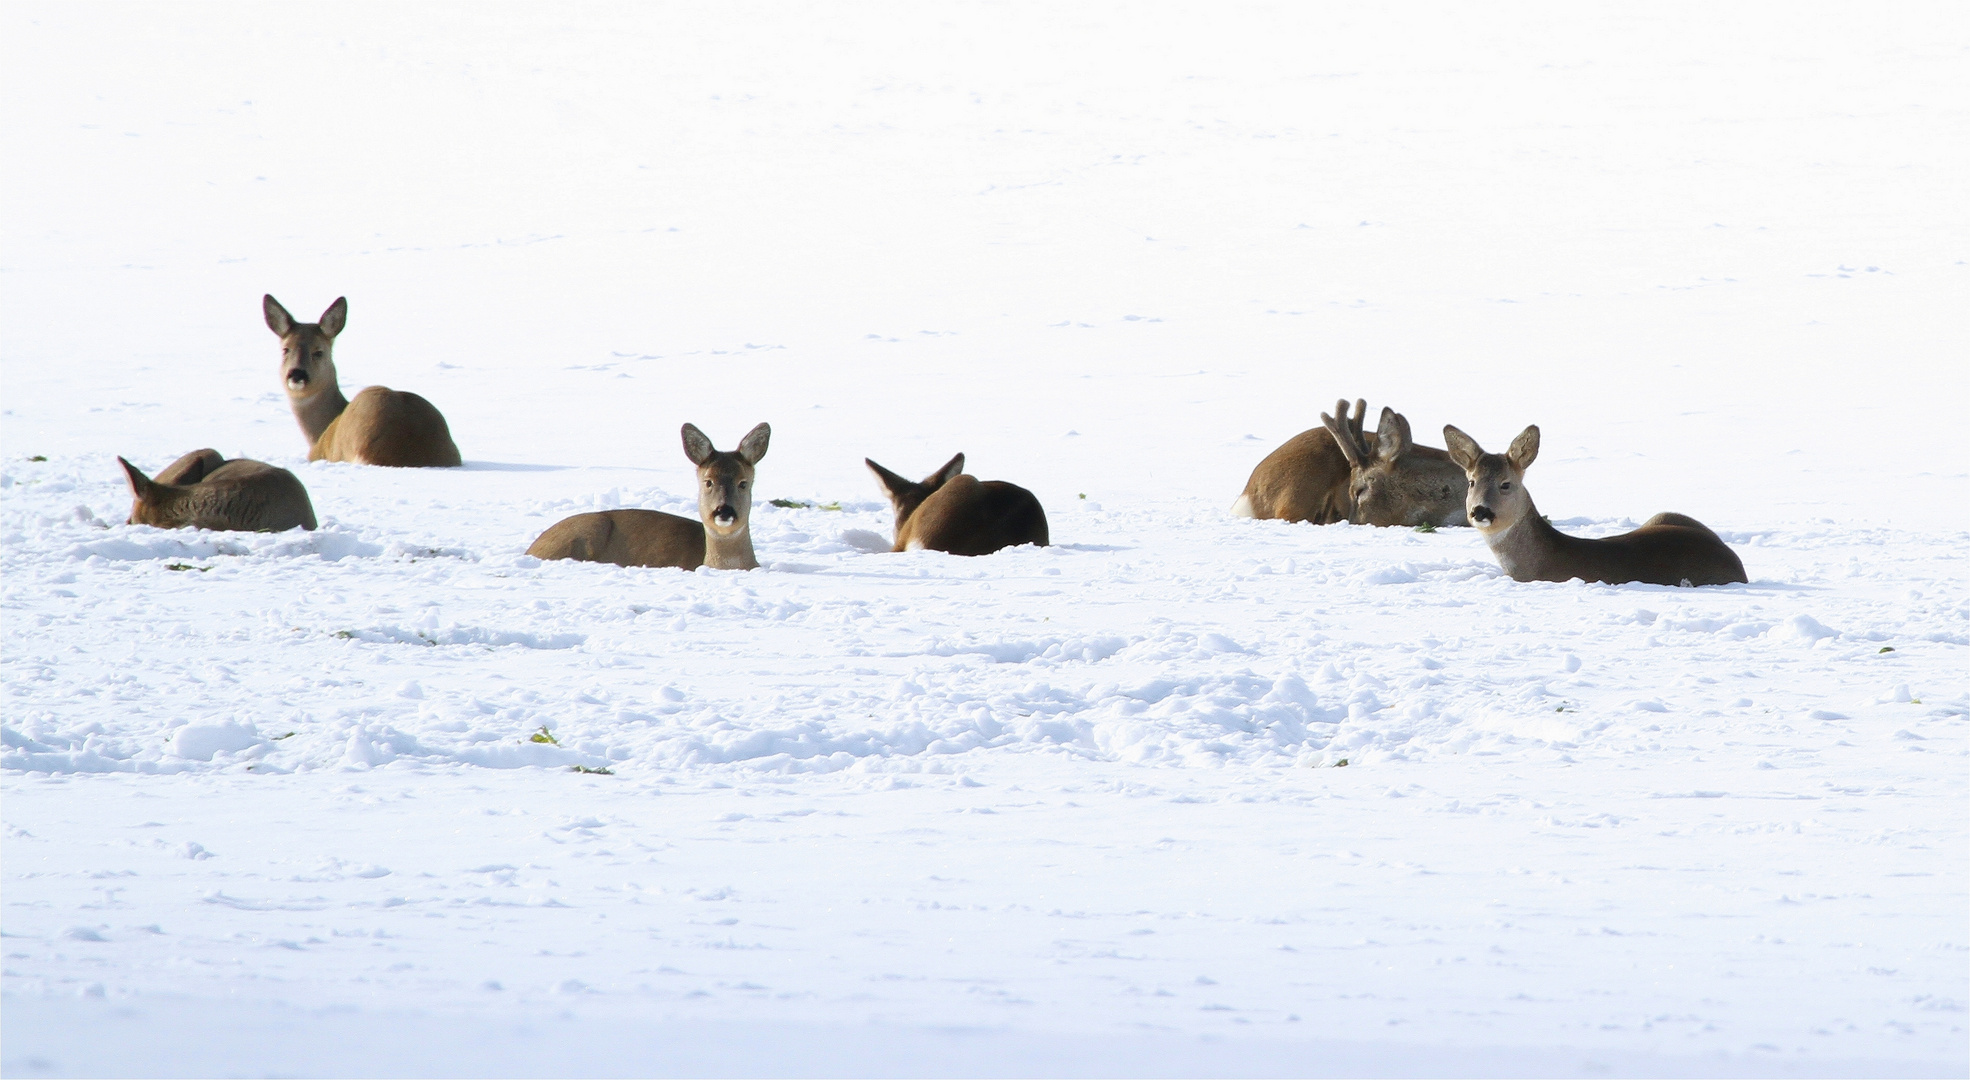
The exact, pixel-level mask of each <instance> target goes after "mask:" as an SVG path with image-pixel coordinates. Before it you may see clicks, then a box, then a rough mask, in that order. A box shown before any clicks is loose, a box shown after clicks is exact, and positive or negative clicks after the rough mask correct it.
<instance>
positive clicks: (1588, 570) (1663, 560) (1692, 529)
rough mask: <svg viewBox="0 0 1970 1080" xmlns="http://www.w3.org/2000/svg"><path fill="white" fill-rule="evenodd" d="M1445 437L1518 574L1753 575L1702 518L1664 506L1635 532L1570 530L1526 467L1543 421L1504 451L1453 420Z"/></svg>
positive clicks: (1693, 578)
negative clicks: (1535, 493)
mask: <svg viewBox="0 0 1970 1080" xmlns="http://www.w3.org/2000/svg"><path fill="white" fill-rule="evenodd" d="M1443 441H1444V442H1445V443H1447V444H1448V445H1449V446H1450V456H1451V457H1452V458H1453V459H1455V460H1456V462H1457V464H1458V465H1459V466H1461V467H1462V468H1463V470H1464V475H1465V477H1466V478H1467V480H1468V488H1467V492H1466V494H1465V496H1464V501H1465V504H1466V505H1467V506H1468V507H1469V508H1470V515H1471V524H1473V525H1475V526H1477V529H1478V531H1479V532H1480V533H1483V534H1484V542H1485V543H1486V544H1487V545H1489V546H1490V548H1491V553H1492V554H1493V555H1496V556H1497V557H1498V565H1499V566H1502V567H1504V569H1505V573H1506V574H1508V575H1510V576H1511V578H1512V580H1513V581H1570V580H1572V579H1573V578H1579V579H1580V580H1582V581H1598V582H1603V583H1605V584H1609V585H1619V584H1622V583H1623V582H1629V581H1642V582H1647V583H1649V584H1651V585H1723V584H1727V583H1730V582H1741V581H1746V580H1748V579H1747V578H1746V577H1745V574H1744V563H1743V562H1742V561H1740V560H1739V559H1738V557H1737V553H1736V552H1734V551H1732V550H1731V549H1730V547H1729V546H1727V545H1726V544H1725V543H1724V541H1723V540H1722V539H1721V538H1719V537H1718V536H1717V534H1716V533H1714V532H1711V531H1710V529H1709V527H1708V526H1706V525H1704V524H1703V523H1702V522H1701V521H1698V520H1696V519H1695V518H1693V517H1689V516H1687V515H1684V514H1674V513H1663V514H1657V515H1655V516H1654V517H1652V518H1650V519H1648V520H1647V521H1645V522H1643V523H1642V527H1641V528H1639V529H1636V530H1635V531H1633V532H1626V533H1622V534H1621V535H1620V536H1610V537H1606V538H1604V539H1600V540H1589V539H1587V538H1585V537H1579V536H1568V535H1566V534H1565V533H1563V532H1561V531H1559V530H1558V529H1555V528H1553V525H1552V523H1551V522H1549V521H1547V520H1546V519H1545V518H1544V517H1541V516H1540V514H1539V509H1538V507H1535V506H1533V505H1532V493H1531V492H1528V491H1526V490H1525V470H1526V468H1527V467H1528V466H1530V465H1531V464H1532V459H1533V458H1535V457H1538V456H1539V428H1538V427H1537V426H1536V425H1535V426H1531V427H1527V428H1526V429H1525V430H1524V431H1522V432H1520V433H1519V437H1518V438H1516V439H1513V440H1512V445H1511V447H1510V448H1509V449H1507V450H1506V451H1505V452H1504V453H1503V454H1487V453H1485V452H1484V448H1483V447H1481V446H1479V445H1478V444H1477V441H1476V440H1475V439H1472V438H1471V437H1470V436H1469V435H1466V434H1464V433H1463V432H1461V431H1459V430H1457V429H1456V428H1455V427H1452V426H1450V425H1448V424H1446V425H1444V428H1443Z"/></svg>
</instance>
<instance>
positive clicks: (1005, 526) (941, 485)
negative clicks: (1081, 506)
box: [862, 454, 1047, 555]
mask: <svg viewBox="0 0 1970 1080" xmlns="http://www.w3.org/2000/svg"><path fill="white" fill-rule="evenodd" d="M862 461H863V463H864V464H866V465H868V467H869V469H870V471H872V472H874V473H875V474H876V482H877V483H879V484H881V485H882V490H883V492H884V493H885V494H887V495H888V496H889V502H890V505H892V506H894V507H895V508H896V546H895V548H894V549H893V550H896V551H919V550H924V549H928V550H931V551H944V552H949V553H950V554H952V555H990V554H991V553H992V552H994V551H997V550H999V549H1000V548H1008V547H1016V546H1018V545H1020V544H1034V545H1037V546H1039V547H1045V546H1047V512H1046V511H1045V510H1044V509H1042V508H1041V506H1040V500H1039V499H1037V498H1035V497H1034V496H1033V493H1032V492H1030V491H1028V490H1026V489H1025V488H1023V487H1020V486H1019V485H1017V484H1008V483H1006V482H1005V481H1003V480H980V479H978V478H977V477H975V476H971V475H969V474H967V473H966V472H965V471H964V455H963V454H959V455H958V456H956V457H954V458H952V459H951V460H950V461H947V462H945V463H944V467H943V468H941V469H939V470H937V471H936V472H934V473H931V474H930V475H929V476H926V477H924V478H923V482H922V483H913V482H911V481H909V480H906V479H904V478H903V477H901V476H898V475H896V474H895V473H893V472H890V471H889V470H888V469H885V468H883V467H882V466H880V465H878V464H876V463H875V462H873V461H870V460H869V459H868V458H863V459H862Z"/></svg>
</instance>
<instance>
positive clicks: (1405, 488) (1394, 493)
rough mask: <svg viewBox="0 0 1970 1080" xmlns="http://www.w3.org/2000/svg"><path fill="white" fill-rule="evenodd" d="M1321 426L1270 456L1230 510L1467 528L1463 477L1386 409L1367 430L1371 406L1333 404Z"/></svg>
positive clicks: (1323, 521) (1324, 520)
mask: <svg viewBox="0 0 1970 1080" xmlns="http://www.w3.org/2000/svg"><path fill="white" fill-rule="evenodd" d="M1334 412H1335V414H1336V415H1335V416H1328V415H1327V414H1326V413H1321V414H1320V421H1321V425H1322V426H1320V427H1317V428H1309V429H1308V430H1306V431H1302V432H1300V433H1299V434H1298V435H1295V436H1293V437H1292V438H1290V439H1288V440H1286V441H1285V442H1284V443H1282V444H1281V445H1280V447H1279V448H1278V449H1277V450H1274V451H1273V452H1272V453H1270V454H1267V455H1266V457H1265V460H1263V461H1261V462H1259V464H1258V467H1257V468H1255V469H1253V470H1252V475H1251V478H1250V479H1248V480H1246V481H1245V491H1244V493H1243V494H1241V495H1240V496H1238V501H1237V502H1235V503H1233V504H1232V506H1231V512H1232V513H1233V514H1235V515H1238V516H1239V517H1253V518H1276V519H1278V520H1281V521H1305V522H1310V523H1312V524H1314V525H1328V524H1332V523H1334V522H1337V521H1351V522H1353V523H1355V524H1357V525H1462V524H1464V501H1463V498H1462V493H1463V487H1462V486H1461V484H1462V481H1463V479H1464V476H1463V471H1462V470H1461V469H1459V468H1457V466H1456V464H1455V463H1454V462H1452V461H1451V460H1450V455H1449V454H1446V453H1444V452H1443V451H1441V450H1438V449H1436V448H1435V447H1431V446H1419V445H1417V444H1416V442H1415V441H1414V440H1413V439H1411V438H1410V435H1409V421H1408V419H1406V418H1405V417H1403V415H1402V414H1401V413H1398V412H1396V411H1395V410H1394V409H1390V408H1388V407H1386V406H1384V407H1383V409H1382V419H1381V424H1380V425H1379V427H1378V428H1377V430H1376V431H1375V432H1373V433H1369V432H1364V431H1363V430H1362V427H1361V421H1362V417H1363V416H1365V415H1366V414H1367V412H1368V403H1367V402H1366V401H1361V400H1357V401H1356V402H1355V403H1354V415H1353V416H1352V417H1349V416H1348V411H1347V402H1346V401H1340V402H1336V403H1335V405H1334Z"/></svg>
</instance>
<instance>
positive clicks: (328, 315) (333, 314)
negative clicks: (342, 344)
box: [321, 296, 349, 337]
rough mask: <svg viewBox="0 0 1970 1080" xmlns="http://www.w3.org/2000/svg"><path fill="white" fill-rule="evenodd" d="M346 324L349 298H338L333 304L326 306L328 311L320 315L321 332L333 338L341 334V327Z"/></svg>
mask: <svg viewBox="0 0 1970 1080" xmlns="http://www.w3.org/2000/svg"><path fill="white" fill-rule="evenodd" d="M348 322H349V298H348V297H346V296H338V297H336V298H335V302H334V303H333V304H330V305H328V310H327V311H324V312H322V313H321V332H322V333H324V334H327V335H328V336H329V337H334V336H335V335H337V334H339V333H341V332H342V327H344V326H346V325H348Z"/></svg>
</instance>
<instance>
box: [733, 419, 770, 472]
mask: <svg viewBox="0 0 1970 1080" xmlns="http://www.w3.org/2000/svg"><path fill="white" fill-rule="evenodd" d="M772 437H773V429H772V428H771V427H769V426H767V425H765V424H761V425H759V426H758V427H755V428H753V429H752V430H751V431H748V432H746V437H745V438H743V439H740V440H739V456H740V457H742V458H745V459H746V464H748V465H757V464H759V459H760V458H763V457H765V456H766V441H767V440H768V439H771V438H772Z"/></svg>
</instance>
